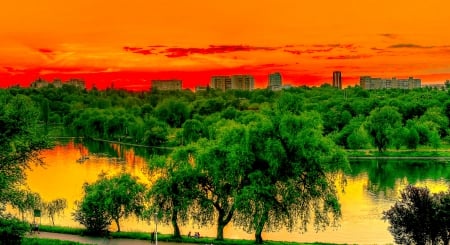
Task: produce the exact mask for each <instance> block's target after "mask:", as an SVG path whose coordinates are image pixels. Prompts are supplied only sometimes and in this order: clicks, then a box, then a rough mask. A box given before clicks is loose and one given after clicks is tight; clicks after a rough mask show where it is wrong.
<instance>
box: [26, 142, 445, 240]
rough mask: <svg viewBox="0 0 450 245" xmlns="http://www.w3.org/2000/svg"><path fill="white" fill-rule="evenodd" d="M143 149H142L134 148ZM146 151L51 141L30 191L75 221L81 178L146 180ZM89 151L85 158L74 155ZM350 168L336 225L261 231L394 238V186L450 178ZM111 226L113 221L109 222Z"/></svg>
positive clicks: (208, 232) (427, 168)
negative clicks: (63, 202) (123, 175)
mask: <svg viewBox="0 0 450 245" xmlns="http://www.w3.org/2000/svg"><path fill="white" fill-rule="evenodd" d="M137 150H142V149H137ZM144 155H145V154H141V153H140V152H139V153H137V152H135V151H134V149H132V148H125V147H123V146H119V145H114V144H109V143H102V142H91V143H89V144H88V143H85V144H78V143H73V142H68V143H64V144H61V145H58V146H56V147H55V148H54V149H52V150H48V151H45V152H43V154H42V156H43V157H44V161H45V163H46V165H45V167H40V166H33V167H32V169H31V170H29V171H28V173H27V175H28V179H27V183H28V185H29V187H30V189H31V190H32V191H35V192H38V193H40V195H41V197H42V198H43V199H44V200H45V201H50V200H53V199H56V198H65V199H67V202H68V208H67V209H66V211H65V212H64V214H62V215H61V216H59V217H56V218H55V224H56V225H62V226H73V227H80V225H79V224H78V223H77V222H75V221H73V220H72V216H71V213H72V212H73V210H74V205H73V203H74V201H76V200H79V199H80V197H81V195H82V189H81V186H82V185H83V183H85V182H93V181H95V180H96V179H97V176H98V174H99V173H101V172H107V173H109V174H114V173H119V172H121V171H127V172H129V173H131V174H133V175H135V176H137V177H138V178H139V179H140V180H141V181H143V182H144V183H149V177H148V176H147V174H146V171H145V170H146V165H147V160H146V159H145V158H144V157H141V156H144ZM84 156H89V159H86V160H84V161H79V159H80V158H82V157H84ZM351 165H352V172H351V173H348V174H347V175H346V176H347V185H346V186H345V191H344V192H342V193H339V198H340V202H341V204H342V214H343V219H342V220H341V222H340V226H339V227H338V228H329V229H328V230H326V231H319V232H315V231H314V230H313V229H310V230H309V231H308V232H306V233H303V234H300V233H289V232H287V231H283V230H282V231H279V232H274V233H263V238H264V239H266V240H282V241H297V242H316V241H318V242H335V243H358V244H387V243H393V239H392V236H391V235H390V233H389V232H388V231H387V226H388V225H387V223H386V222H384V221H382V220H381V214H382V212H383V211H384V210H387V209H389V208H390V207H391V205H392V204H393V203H394V201H395V200H396V199H397V198H398V196H399V191H400V190H401V189H403V188H404V187H405V185H407V184H409V183H411V184H414V185H418V186H428V187H429V188H430V189H431V190H432V191H433V192H437V191H442V190H446V188H447V186H448V184H449V180H450V164H449V163H447V162H426V163H420V164H418V163H417V162H414V161H398V160H397V161H376V160H364V161H353V162H352V163H351ZM41 222H42V224H51V223H50V220H49V219H48V218H47V217H42V219H41ZM121 228H122V230H124V231H148V232H150V231H152V230H154V223H147V222H143V221H137V220H135V219H129V220H126V221H122V223H121ZM112 229H113V230H114V229H115V226H113V227H112ZM158 231H160V232H163V233H172V229H171V226H165V225H161V224H160V225H158ZM189 231H192V232H194V231H200V233H201V234H202V235H204V236H211V237H215V233H216V229H215V227H205V228H200V229H199V228H198V227H194V226H192V225H188V226H186V227H182V228H181V232H182V233H183V234H187V233H188V232H189ZM224 235H225V237H226V238H245V239H253V238H254V236H253V234H248V233H246V232H243V231H241V230H239V229H235V228H233V227H232V225H231V224H230V225H228V226H227V228H226V229H225V232H224Z"/></svg>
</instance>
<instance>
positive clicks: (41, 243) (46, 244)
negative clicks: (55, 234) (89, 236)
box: [20, 237, 89, 245]
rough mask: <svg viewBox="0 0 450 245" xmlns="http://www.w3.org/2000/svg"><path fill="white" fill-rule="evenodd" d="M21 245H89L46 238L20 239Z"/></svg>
mask: <svg viewBox="0 0 450 245" xmlns="http://www.w3.org/2000/svg"><path fill="white" fill-rule="evenodd" d="M20 244H21V245H89V244H88V243H79V242H71V241H62V240H57V239H46V238H31V237H30V238H28V237H27V238H24V239H22V241H21V243H20Z"/></svg>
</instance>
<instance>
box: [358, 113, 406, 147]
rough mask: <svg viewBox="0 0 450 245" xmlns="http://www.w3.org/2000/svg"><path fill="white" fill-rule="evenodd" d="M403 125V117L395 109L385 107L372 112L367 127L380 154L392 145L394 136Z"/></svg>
mask: <svg viewBox="0 0 450 245" xmlns="http://www.w3.org/2000/svg"><path fill="white" fill-rule="evenodd" d="M401 124H402V115H401V114H400V113H399V112H398V110H397V108H395V107H392V106H384V107H382V108H376V109H374V110H373V111H371V112H370V115H369V117H368V118H367V122H366V126H367V129H368V131H369V134H370V135H371V136H372V137H373V140H374V144H375V146H376V147H377V148H378V151H379V152H383V151H385V150H386V148H387V147H388V145H389V144H391V141H392V134H393V133H394V131H395V129H397V128H399V127H401Z"/></svg>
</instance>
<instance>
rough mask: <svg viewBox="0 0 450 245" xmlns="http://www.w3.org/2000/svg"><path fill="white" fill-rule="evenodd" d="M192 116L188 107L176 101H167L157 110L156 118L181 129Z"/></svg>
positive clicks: (157, 107)
mask: <svg viewBox="0 0 450 245" xmlns="http://www.w3.org/2000/svg"><path fill="white" fill-rule="evenodd" d="M190 114H191V111H190V109H189V107H188V105H187V104H186V103H184V102H182V101H178V100H175V99H167V100H165V101H164V102H162V103H161V104H159V105H158V106H156V108H155V115H156V117H157V118H159V119H160V120H161V121H164V122H166V123H167V124H169V125H170V126H171V127H175V128H180V127H181V125H183V123H184V122H185V121H186V120H187V119H188V118H189V116H190Z"/></svg>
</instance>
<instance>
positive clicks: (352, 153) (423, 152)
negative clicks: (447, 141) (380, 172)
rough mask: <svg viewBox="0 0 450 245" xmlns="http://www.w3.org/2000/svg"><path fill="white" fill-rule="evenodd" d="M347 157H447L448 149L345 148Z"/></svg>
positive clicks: (448, 155) (449, 151)
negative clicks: (384, 149) (383, 149)
mask: <svg viewBox="0 0 450 245" xmlns="http://www.w3.org/2000/svg"><path fill="white" fill-rule="evenodd" d="M347 155H348V156H349V157H412V158H414V157H430V158H433V157H449V158H450V150H448V149H438V150H435V149H429V148H425V147H424V148H419V149H416V150H403V149H400V150H394V149H388V150H386V151H385V152H378V151H377V150H372V149H368V150H347Z"/></svg>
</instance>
